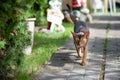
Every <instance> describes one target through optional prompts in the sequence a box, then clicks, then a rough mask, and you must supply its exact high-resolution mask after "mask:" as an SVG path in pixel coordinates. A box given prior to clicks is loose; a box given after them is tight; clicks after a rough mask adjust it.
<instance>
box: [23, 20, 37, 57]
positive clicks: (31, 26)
mask: <svg viewBox="0 0 120 80" xmlns="http://www.w3.org/2000/svg"><path fill="white" fill-rule="evenodd" d="M35 20H36V18H28V19H25V21H26V22H27V25H28V31H29V32H30V33H31V45H29V46H27V48H26V49H25V54H27V55H30V54H31V52H32V46H33V40H34V27H35Z"/></svg>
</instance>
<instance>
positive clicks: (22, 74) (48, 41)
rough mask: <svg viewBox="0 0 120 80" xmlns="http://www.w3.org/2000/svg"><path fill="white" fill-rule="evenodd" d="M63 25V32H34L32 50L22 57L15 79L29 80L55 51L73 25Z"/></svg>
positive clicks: (66, 38)
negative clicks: (29, 53) (64, 29)
mask: <svg viewBox="0 0 120 80" xmlns="http://www.w3.org/2000/svg"><path fill="white" fill-rule="evenodd" d="M63 25H64V26H65V28H66V31H65V32H64V33H58V34H57V33H53V34H44V33H40V32H35V35H34V45H33V52H32V54H31V55H29V56H28V55H26V56H25V57H24V59H23V63H22V65H21V66H19V67H18V74H17V77H16V80H30V79H31V78H32V77H33V76H34V74H35V73H36V72H37V71H38V70H39V69H40V67H41V66H42V65H44V64H45V63H46V62H47V61H48V60H49V59H50V58H51V56H52V55H53V54H54V53H55V52H56V51H57V49H58V47H60V46H61V45H62V44H64V43H65V41H67V40H68V39H69V37H70V34H71V31H72V30H73V25H72V24H71V23H65V22H64V23H63Z"/></svg>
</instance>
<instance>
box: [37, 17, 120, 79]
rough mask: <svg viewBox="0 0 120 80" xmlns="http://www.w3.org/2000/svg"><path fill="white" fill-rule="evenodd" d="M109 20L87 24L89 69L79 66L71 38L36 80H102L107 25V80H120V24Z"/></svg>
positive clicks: (78, 59) (105, 76)
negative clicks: (88, 32)
mask: <svg viewBox="0 0 120 80" xmlns="http://www.w3.org/2000/svg"><path fill="white" fill-rule="evenodd" d="M104 19H105V18H104ZM110 19H111V22H109V21H107V23H104V22H103V23H101V22H100V23H98V22H96V23H88V25H89V26H90V38H89V42H88V54H87V65H86V66H81V65H80V62H81V59H80V58H78V57H77V53H76V49H75V46H74V43H73V38H72V36H71V37H70V39H69V40H68V41H67V42H66V43H65V44H64V45H63V46H61V47H60V48H59V49H58V51H57V52H56V54H55V55H54V56H52V58H51V60H50V61H49V62H48V63H46V64H45V67H44V68H43V70H42V71H41V72H39V73H38V75H37V77H36V80H99V76H100V72H101V65H102V64H103V63H102V61H103V52H104V51H103V50H104V48H105V47H104V41H105V39H106V28H107V25H108V24H110V26H109V27H110V29H109V32H108V36H107V40H108V43H107V44H108V45H107V51H106V54H107V55H106V66H105V75H104V80H120V35H119V33H120V27H119V25H120V24H119V23H114V22H113V21H112V18H110ZM114 19H115V18H114Z"/></svg>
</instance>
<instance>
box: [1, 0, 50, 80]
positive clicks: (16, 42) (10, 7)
mask: <svg viewBox="0 0 120 80" xmlns="http://www.w3.org/2000/svg"><path fill="white" fill-rule="evenodd" d="M47 3H48V0H0V79H1V80H14V78H15V76H16V75H18V74H17V73H19V70H18V66H20V65H21V64H22V63H23V60H24V52H23V50H24V49H25V47H26V46H27V45H29V44H30V35H29V34H28V32H27V25H26V23H25V19H26V18H31V17H35V18H36V19H37V20H36V23H37V24H36V25H41V24H45V22H46V21H45V20H46V18H45V15H46V9H47V7H48V6H47Z"/></svg>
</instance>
